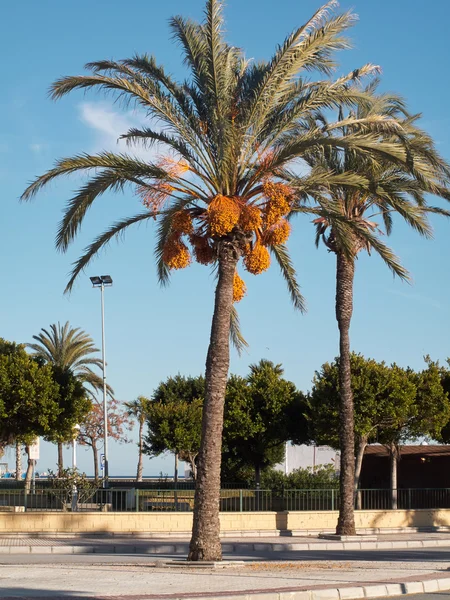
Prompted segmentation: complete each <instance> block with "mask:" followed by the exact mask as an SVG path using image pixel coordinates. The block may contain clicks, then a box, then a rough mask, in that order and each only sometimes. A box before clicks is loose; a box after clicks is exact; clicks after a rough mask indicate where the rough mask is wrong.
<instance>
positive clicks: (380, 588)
mask: <svg viewBox="0 0 450 600" xmlns="http://www.w3.org/2000/svg"><path fill="white" fill-rule="evenodd" d="M449 589H450V578H445V579H444V578H443V579H429V580H425V581H408V582H404V583H385V584H384V583H383V584H376V585H365V586H353V587H340V588H331V587H330V588H327V589H315V590H295V589H286V588H285V589H283V590H273V591H267V590H264V591H260V590H252V591H245V592H241V593H239V592H231V593H229V594H228V593H227V592H220V593H219V594H217V593H214V592H211V593H208V594H202V593H197V594H195V595H194V596H191V595H189V594H178V595H173V596H172V595H168V596H166V595H165V596H164V600H356V599H359V598H378V597H390V596H406V595H409V594H423V593H433V592H441V591H447V590H449ZM139 598H140V596H138V595H137V596H133V599H134V600H139ZM141 598H142V600H145V599H146V598H149V596H146V595H142V597H141ZM111 600H114V596H112V598H111Z"/></svg>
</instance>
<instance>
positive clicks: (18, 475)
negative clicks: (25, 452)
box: [16, 442, 22, 481]
mask: <svg viewBox="0 0 450 600" xmlns="http://www.w3.org/2000/svg"><path fill="white" fill-rule="evenodd" d="M21 479H22V444H21V443H20V442H16V481H20V480H21Z"/></svg>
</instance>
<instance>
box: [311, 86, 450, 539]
mask: <svg viewBox="0 0 450 600" xmlns="http://www.w3.org/2000/svg"><path fill="white" fill-rule="evenodd" d="M377 83H378V82H377V81H376V80H375V81H374V82H373V83H372V84H371V85H370V86H369V87H368V88H367V89H366V91H367V93H369V94H372V95H373V98H372V101H371V102H370V103H365V104H364V105H360V106H359V107H358V108H357V109H356V110H354V111H352V112H351V113H350V114H349V115H348V121H347V123H346V119H344V117H343V115H342V111H340V114H339V121H338V126H337V127H336V124H335V123H331V124H330V123H329V122H328V121H327V119H326V117H325V115H324V114H320V113H317V114H316V115H314V118H313V119H312V121H310V122H309V123H308V124H307V127H308V128H309V129H311V128H313V129H314V128H315V127H318V126H319V127H320V128H321V129H322V131H324V133H327V134H328V135H330V136H334V135H336V132H339V134H340V135H348V134H349V132H350V131H353V132H354V131H359V132H360V133H361V134H362V135H364V134H365V132H366V126H365V124H364V122H365V123H367V122H368V121H371V120H376V119H395V120H396V121H397V123H398V126H399V128H400V129H398V130H397V131H395V129H394V130H393V135H394V136H395V137H397V136H398V135H401V137H402V138H403V142H404V143H405V146H406V148H407V152H408V161H407V163H406V164H402V163H401V162H400V163H399V162H398V161H393V160H392V157H391V156H389V157H382V156H377V157H376V160H374V157H373V156H372V155H369V154H366V155H364V154H363V153H361V152H355V151H354V150H352V149H339V148H337V147H331V146H330V147H327V148H316V149H312V150H308V151H307V152H306V153H305V155H304V159H305V160H306V162H307V164H308V165H309V167H310V168H311V169H312V171H317V172H322V173H324V174H325V175H326V173H332V174H333V175H334V176H335V177H336V178H337V177H339V176H342V177H344V178H345V180H346V182H348V180H349V176H350V173H352V174H354V176H355V178H356V179H355V181H353V182H351V185H347V184H344V185H340V184H339V183H331V184H330V186H329V193H328V194H325V195H321V196H319V197H317V198H316V199H317V200H318V204H317V206H315V207H313V208H312V209H311V210H310V209H308V208H306V209H303V208H300V209H299V210H300V211H303V210H306V212H315V213H316V214H317V215H318V217H317V218H316V219H315V220H314V221H313V223H314V224H315V227H316V245H318V244H319V242H320V241H321V240H322V241H323V243H324V244H325V246H326V247H327V249H328V251H329V252H332V253H333V254H335V256H336V319H337V322H338V327H339V351H340V360H339V390H340V414H339V419H340V426H339V436H340V448H341V470H340V509H339V520H338V525H337V530H336V532H337V533H338V534H341V535H354V534H355V533H356V532H355V521H354V511H353V508H354V480H355V442H354V415H353V393H352V388H351V368H350V358H351V350H350V337H349V330H350V322H351V317H352V311H353V281H354V275H355V264H356V259H357V257H358V254H359V253H360V252H361V251H362V250H366V251H367V252H368V253H369V254H370V252H371V251H372V250H373V251H374V252H376V253H377V254H379V256H380V257H381V258H382V260H383V261H384V262H385V264H386V265H387V266H388V267H389V268H390V269H391V271H392V272H393V273H394V275H397V276H399V277H400V278H401V279H405V280H406V279H408V272H407V271H406V269H404V267H403V266H402V265H401V264H400V262H399V260H398V258H397V257H396V256H395V254H393V252H392V251H391V250H390V248H388V247H387V246H386V245H385V244H384V243H383V242H382V241H381V239H380V235H382V234H383V232H382V229H381V226H380V225H379V224H378V222H377V217H380V218H381V220H382V222H383V224H384V230H385V233H386V234H387V235H389V234H390V233H391V231H392V224H393V219H392V215H393V214H397V215H399V216H400V217H402V219H403V220H404V221H405V222H406V223H407V224H408V225H410V226H411V227H412V228H413V229H414V230H415V231H417V232H418V233H419V234H420V235H423V236H425V237H431V233H432V230H431V227H430V224H429V222H428V218H427V215H428V213H440V214H444V215H447V216H449V213H448V212H446V211H444V210H442V209H439V208H436V207H431V206H429V205H428V204H427V202H426V198H425V194H426V193H431V194H434V195H436V196H440V197H443V198H446V199H447V200H450V190H449V189H448V187H446V186H448V184H449V183H450V167H449V165H448V164H447V163H446V162H445V161H444V160H443V159H442V158H441V157H440V156H439V154H438V152H437V151H436V149H435V147H434V144H433V140H432V139H431V138H430V137H429V136H428V135H427V134H426V133H425V132H424V131H421V130H420V129H419V128H418V127H416V121H417V118H418V117H417V116H414V117H411V116H409V115H408V113H407V111H406V108H405V105H404V102H403V101H402V99H401V98H399V97H398V96H395V95H376V94H375V90H376V87H377ZM399 132H401V133H399ZM385 138H386V134H385ZM374 219H375V220H374Z"/></svg>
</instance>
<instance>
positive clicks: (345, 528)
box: [336, 520, 356, 535]
mask: <svg viewBox="0 0 450 600" xmlns="http://www.w3.org/2000/svg"><path fill="white" fill-rule="evenodd" d="M336 535H356V527H355V523H354V521H353V520H349V521H341V520H339V521H338V524H337V527H336Z"/></svg>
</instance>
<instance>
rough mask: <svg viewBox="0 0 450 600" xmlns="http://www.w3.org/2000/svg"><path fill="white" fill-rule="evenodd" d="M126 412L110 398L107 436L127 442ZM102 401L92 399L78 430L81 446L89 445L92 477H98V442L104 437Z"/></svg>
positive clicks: (129, 425)
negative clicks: (92, 470) (92, 463)
mask: <svg viewBox="0 0 450 600" xmlns="http://www.w3.org/2000/svg"><path fill="white" fill-rule="evenodd" d="M132 426H133V425H132V423H131V421H130V420H129V418H128V416H127V414H126V412H124V411H123V410H122V408H121V407H120V404H119V402H118V401H117V400H116V399H114V398H112V399H111V401H110V403H109V407H108V438H109V439H113V440H117V441H119V442H121V443H127V442H128V439H127V437H126V433H125V432H126V430H130V429H131V428H132ZM104 431H105V427H104V418H103V403H100V402H96V401H94V402H93V404H92V410H91V411H90V412H89V414H88V415H87V417H86V418H85V419H84V421H83V422H82V423H80V430H79V432H78V441H79V443H80V444H81V445H83V446H90V447H91V448H92V453H93V457H94V477H95V479H96V480H97V479H98V444H99V441H101V440H103V438H104Z"/></svg>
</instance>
